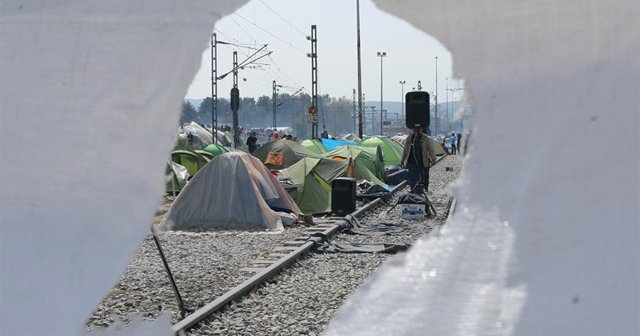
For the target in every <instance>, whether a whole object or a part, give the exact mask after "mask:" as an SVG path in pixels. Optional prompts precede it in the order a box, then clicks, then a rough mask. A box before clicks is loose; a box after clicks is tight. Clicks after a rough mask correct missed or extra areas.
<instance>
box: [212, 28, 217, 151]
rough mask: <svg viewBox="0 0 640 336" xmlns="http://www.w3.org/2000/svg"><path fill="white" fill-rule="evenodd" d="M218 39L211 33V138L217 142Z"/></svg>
mask: <svg viewBox="0 0 640 336" xmlns="http://www.w3.org/2000/svg"><path fill="white" fill-rule="evenodd" d="M217 44H218V40H217V38H216V33H213V35H211V138H212V140H213V143H214V144H217V143H218V137H217V133H218V49H217Z"/></svg>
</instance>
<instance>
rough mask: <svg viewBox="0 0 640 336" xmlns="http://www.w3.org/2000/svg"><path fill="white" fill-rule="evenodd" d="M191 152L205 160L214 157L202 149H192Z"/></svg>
mask: <svg viewBox="0 0 640 336" xmlns="http://www.w3.org/2000/svg"><path fill="white" fill-rule="evenodd" d="M193 152H194V153H196V154H198V155H200V156H202V157H203V158H204V159H205V160H207V162H209V161H211V160H212V159H213V158H214V157H215V155H213V154H211V153H209V152H207V151H205V150H202V149H194V150H193Z"/></svg>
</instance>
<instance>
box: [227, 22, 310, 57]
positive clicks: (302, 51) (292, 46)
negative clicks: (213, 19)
mask: <svg viewBox="0 0 640 336" xmlns="http://www.w3.org/2000/svg"><path fill="white" fill-rule="evenodd" d="M234 15H237V16H238V17H239V18H241V19H243V20H245V21H247V22H248V23H250V24H252V25H254V26H256V28H258V29H260V30H262V31H263V32H265V33H267V34H269V35H271V36H273V37H274V38H276V39H278V40H280V41H281V42H282V43H285V44H287V45H288V46H290V47H291V48H294V49H296V50H298V51H300V52H301V53H303V54H305V55H306V54H307V52H306V51H304V50H302V49H300V48H298V47H296V46H294V45H293V44H291V43H289V42H287V41H285V40H284V39H282V38H281V37H280V36H278V35H276V34H274V33H272V32H270V31H268V30H266V29H264V28H262V27H260V26H258V25H257V24H255V23H253V22H251V21H249V20H248V19H247V18H245V17H244V16H242V15H240V14H238V13H235V14H234Z"/></svg>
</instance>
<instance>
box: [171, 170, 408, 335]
mask: <svg viewBox="0 0 640 336" xmlns="http://www.w3.org/2000/svg"><path fill="white" fill-rule="evenodd" d="M405 185H407V181H403V182H402V183H400V184H398V185H397V186H395V187H394V188H393V189H392V190H391V193H395V192H396V191H398V190H400V188H402V187H404V186H405ZM380 202H382V198H380V197H378V198H376V199H375V200H373V201H371V202H369V203H367V204H366V205H365V206H363V207H362V208H360V209H357V210H356V211H354V212H353V213H351V214H350V215H351V216H352V217H358V216H360V215H362V214H364V213H365V212H367V211H369V210H371V209H373V208H375V207H376V206H377V205H378V204H379V203H380ZM341 227H342V225H341V224H336V225H333V226H332V227H330V228H328V229H327V230H325V231H324V232H322V234H324V235H326V236H327V237H331V236H333V235H334V234H335V233H337V232H338V231H339V230H340V229H341ZM314 244H315V243H314V242H313V241H312V240H307V242H305V243H304V244H302V245H301V246H300V247H298V248H297V249H295V250H293V251H291V252H290V253H289V254H287V255H286V256H284V257H282V258H280V259H279V260H278V261H276V262H275V263H273V264H271V266H269V267H267V268H265V269H263V270H262V271H260V272H258V273H256V274H255V275H254V276H252V277H251V278H249V279H247V280H245V281H244V282H243V283H241V284H239V285H237V286H236V287H234V288H232V289H230V290H229V291H227V292H226V293H224V294H223V295H222V296H219V297H218V298H216V299H215V300H213V301H211V302H209V303H208V304H207V305H205V306H204V307H202V308H200V309H198V310H196V311H195V312H194V313H193V314H191V315H189V316H187V317H186V318H184V319H182V320H180V321H179V322H178V323H176V324H174V325H173V327H172V328H171V331H172V333H173V334H174V335H178V336H183V335H186V333H185V331H186V330H187V329H189V328H191V327H193V326H194V325H195V324H196V323H198V322H200V321H201V320H203V319H204V318H206V317H207V316H209V315H211V314H213V313H215V312H216V311H218V310H220V309H221V308H222V307H224V306H226V305H227V304H228V303H229V302H231V301H233V300H236V299H238V298H240V297H242V296H244V295H245V294H246V293H248V292H249V291H251V290H252V289H253V288H254V287H256V286H258V285H261V284H262V283H264V282H265V281H267V280H269V279H270V278H272V277H273V276H274V275H276V274H278V273H279V272H280V271H281V270H282V269H284V268H285V267H287V266H289V265H291V264H292V263H294V262H295V261H297V260H298V259H299V258H301V257H302V256H303V255H305V254H306V253H307V252H309V250H311V248H313V246H314Z"/></svg>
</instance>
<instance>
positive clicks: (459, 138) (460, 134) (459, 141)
mask: <svg viewBox="0 0 640 336" xmlns="http://www.w3.org/2000/svg"><path fill="white" fill-rule="evenodd" d="M456 137H457V138H458V154H460V153H462V133H458V134H456Z"/></svg>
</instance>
